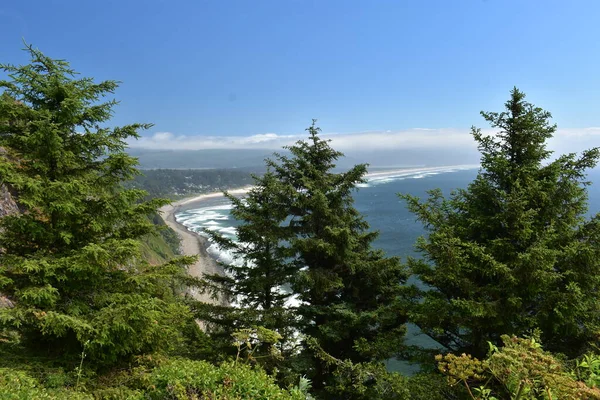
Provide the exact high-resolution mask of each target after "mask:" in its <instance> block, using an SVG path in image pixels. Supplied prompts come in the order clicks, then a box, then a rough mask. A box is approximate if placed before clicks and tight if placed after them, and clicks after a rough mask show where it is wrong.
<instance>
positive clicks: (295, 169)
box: [269, 121, 407, 387]
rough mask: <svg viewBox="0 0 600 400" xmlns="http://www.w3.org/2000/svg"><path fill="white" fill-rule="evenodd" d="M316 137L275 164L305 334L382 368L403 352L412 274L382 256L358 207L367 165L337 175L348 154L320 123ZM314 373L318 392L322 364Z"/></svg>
mask: <svg viewBox="0 0 600 400" xmlns="http://www.w3.org/2000/svg"><path fill="white" fill-rule="evenodd" d="M307 131H308V133H309V138H308V140H307V141H300V142H298V143H296V144H295V145H293V146H290V147H288V148H287V150H289V152H290V153H291V155H289V156H287V155H277V156H276V158H275V160H273V161H269V165H270V167H271V168H273V171H274V174H275V176H276V177H277V179H278V181H279V182H280V185H282V186H283V187H286V188H287V189H286V193H287V194H288V196H289V200H288V204H289V206H288V210H289V218H290V222H289V226H290V228H291V231H292V232H291V233H292V236H291V238H290V239H289V243H290V247H291V251H292V255H293V261H294V263H295V265H296V270H297V273H296V275H295V276H294V277H293V284H292V288H293V292H294V293H295V294H296V295H297V296H298V299H299V301H300V305H299V308H298V314H299V316H300V317H301V319H302V321H301V331H302V333H304V334H305V335H309V336H310V337H312V338H314V339H315V340H316V342H317V343H318V345H319V346H320V347H321V348H322V349H323V350H324V351H325V352H326V353H328V354H330V355H331V356H333V357H335V358H338V359H346V360H350V361H352V362H364V361H380V360H385V359H387V358H390V357H393V356H394V355H396V354H398V353H399V352H400V351H401V349H402V343H403V339H404V333H405V325H404V324H405V322H406V313H405V311H406V303H405V302H406V297H405V295H406V292H405V288H403V286H402V284H403V283H404V282H405V281H406V279H407V272H406V270H405V268H404V266H403V265H402V264H401V263H400V261H399V259H397V258H395V257H385V255H384V254H383V252H382V251H381V250H376V249H374V248H373V247H372V246H373V241H374V240H375V238H376V237H377V232H373V231H370V230H369V225H368V224H367V222H366V221H365V220H364V218H363V217H362V215H361V214H360V213H359V212H358V211H357V210H356V209H355V208H354V205H353V203H354V200H353V197H352V193H353V191H355V190H356V188H357V185H358V184H359V183H361V182H364V176H365V174H366V171H367V170H366V165H356V166H354V167H353V168H351V169H350V170H348V171H346V172H338V171H336V170H335V167H336V165H335V163H336V161H337V160H338V159H339V158H340V157H341V156H343V154H342V153H340V152H338V151H335V150H334V149H332V148H331V146H330V145H329V143H328V141H327V140H323V139H321V138H320V137H319V136H318V134H319V131H320V129H319V128H317V127H316V126H315V122H314V121H313V124H312V126H311V127H309V128H308V129H307ZM315 368H316V369H315V370H314V378H315V384H316V386H317V387H318V386H319V385H320V384H321V383H320V382H321V381H322V380H323V379H324V373H323V370H322V365H321V364H320V362H317V363H316V365H315Z"/></svg>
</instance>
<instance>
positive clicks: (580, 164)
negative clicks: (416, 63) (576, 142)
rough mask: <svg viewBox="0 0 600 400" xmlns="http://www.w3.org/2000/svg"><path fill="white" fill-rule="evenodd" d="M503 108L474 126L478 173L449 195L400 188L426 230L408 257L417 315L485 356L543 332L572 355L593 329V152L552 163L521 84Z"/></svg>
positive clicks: (548, 133)
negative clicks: (507, 341) (514, 338)
mask: <svg viewBox="0 0 600 400" xmlns="http://www.w3.org/2000/svg"><path fill="white" fill-rule="evenodd" d="M505 108H506V109H505V111H503V112H501V113H494V112H490V113H486V112H482V113H481V114H482V116H483V117H484V118H485V120H486V121H488V122H489V123H490V124H491V126H492V127H493V128H495V129H497V130H498V131H499V132H498V133H497V134H495V135H485V134H483V133H482V132H481V130H479V129H476V128H473V129H472V135H473V137H474V139H475V140H476V141H477V143H478V145H479V150H480V152H481V154H482V156H481V170H480V172H479V174H478V176H477V178H476V179H475V180H474V181H473V182H472V183H471V184H470V185H469V186H468V188H467V189H465V190H457V191H455V192H453V193H452V194H451V196H450V197H449V198H444V197H443V196H442V194H441V191H439V190H435V191H432V192H431V193H430V197H429V199H428V200H426V201H425V202H421V201H419V199H418V198H415V197H413V196H410V195H402V196H401V197H403V198H404V199H406V200H407V202H408V207H409V209H410V210H411V211H412V212H413V213H415V214H416V216H417V217H418V219H419V220H420V221H422V222H423V223H424V225H425V227H426V228H427V230H428V235H427V237H423V238H420V239H419V241H418V242H417V249H418V250H419V251H420V252H421V254H422V255H423V258H422V259H418V260H417V259H413V260H411V262H410V265H411V267H412V268H413V270H414V272H415V273H416V274H418V276H419V278H420V279H421V280H422V281H423V282H424V283H425V284H426V286H427V287H426V288H425V289H423V290H421V293H420V294H421V296H422V299H423V301H422V302H420V303H418V304H417V305H416V306H415V308H414V310H413V312H412V319H413V320H414V322H415V323H416V324H417V325H418V326H419V327H420V328H421V330H422V331H423V332H425V333H426V334H428V335H429V336H431V337H432V338H434V339H435V340H437V341H438V342H439V343H441V344H443V345H445V346H447V347H448V348H449V349H451V350H454V351H457V352H468V353H471V354H473V355H475V356H479V357H481V356H484V355H485V354H486V352H487V349H488V344H487V342H488V341H490V342H492V343H494V344H499V343H500V340H501V335H503V334H509V335H521V336H522V335H525V334H528V333H530V332H531V331H532V330H534V329H536V328H539V329H540V330H541V333H542V335H541V337H542V340H543V342H544V343H545V344H546V347H547V348H548V349H550V350H552V351H560V352H564V353H566V354H569V355H578V354H580V353H581V351H582V348H583V347H584V346H585V344H586V342H588V341H590V340H593V339H594V338H595V335H596V334H597V332H598V329H599V328H600V325H599V323H600V303H598V301H597V293H598V290H599V289H600V264H599V262H598V260H599V258H598V256H599V255H600V254H599V252H600V247H599V246H598V239H599V238H600V236H599V233H600V230H599V229H600V225H599V222H600V219H599V216H598V215H596V216H595V217H593V218H592V219H591V220H585V219H584V214H585V213H586V211H587V192H586V189H585V187H586V185H588V182H586V181H585V171H586V170H587V169H589V168H593V167H594V166H595V165H596V163H597V160H598V157H599V152H598V149H592V150H589V151H585V152H583V154H582V155H581V157H579V158H577V156H576V155H575V154H568V155H563V156H560V157H558V158H556V159H555V160H553V161H552V160H550V157H551V152H550V151H549V150H547V148H546V142H547V140H548V139H550V138H551V137H552V135H553V133H554V132H555V130H556V126H555V125H552V124H551V123H550V118H551V115H550V113H549V112H547V111H544V110H542V109H541V108H538V107H535V106H533V105H532V104H530V103H528V102H526V101H525V95H524V94H523V93H522V92H520V91H519V90H517V89H516V88H515V89H514V90H512V91H511V96H510V99H509V101H508V102H507V103H506V105H505Z"/></svg>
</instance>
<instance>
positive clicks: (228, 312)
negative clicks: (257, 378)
mask: <svg viewBox="0 0 600 400" xmlns="http://www.w3.org/2000/svg"><path fill="white" fill-rule="evenodd" d="M254 180H255V185H254V187H253V188H252V189H251V190H250V191H249V192H248V193H247V195H245V196H244V198H243V199H241V198H239V197H236V196H234V195H231V194H229V193H227V192H225V196H226V197H227V199H228V200H229V201H230V202H231V203H232V205H233V208H232V210H231V215H232V216H233V217H234V218H235V219H236V220H237V221H239V223H240V225H239V226H238V227H237V228H236V239H235V240H233V239H230V238H228V237H225V236H223V235H222V234H220V233H219V232H215V231H210V230H207V233H208V234H209V235H210V237H211V238H212V240H213V241H214V242H215V243H217V244H218V245H219V246H220V248H222V249H223V250H227V251H229V252H231V254H232V256H233V261H232V262H230V263H222V266H223V268H224V271H225V274H215V275H206V276H205V277H204V285H203V286H204V290H205V291H209V292H211V293H212V294H213V295H214V296H215V298H216V299H218V298H219V297H221V298H224V299H227V300H228V304H225V305H223V304H196V307H197V308H198V311H199V312H198V317H199V318H200V319H201V320H203V321H206V322H208V323H209V324H210V327H212V329H211V331H212V332H211V333H212V336H213V338H217V337H222V338H223V339H225V346H227V347H228V348H229V349H230V350H231V344H230V342H231V334H232V333H234V332H235V331H238V330H241V329H249V328H253V327H257V326H260V327H263V328H267V329H270V330H272V331H274V332H277V333H278V334H279V335H280V336H281V340H280V341H279V342H278V344H277V348H278V349H279V350H280V351H281V353H283V354H288V353H289V352H290V348H289V347H288V346H289V345H292V344H293V343H291V341H292V335H293V328H294V325H295V318H294V315H293V313H292V309H291V308H290V307H289V304H288V305H286V303H287V302H288V300H289V298H290V296H291V293H290V292H289V290H286V287H287V286H288V285H289V283H290V279H291V277H292V276H293V274H294V266H293V265H292V264H291V263H290V262H289V260H288V259H287V257H288V256H289V250H288V248H287V245H286V243H285V240H286V239H288V238H289V234H288V231H289V228H286V226H285V221H286V219H287V218H288V210H287V205H286V201H287V199H286V198H285V196H283V195H282V192H281V191H280V187H279V184H278V181H277V180H276V178H275V176H274V175H273V174H272V173H271V172H270V171H267V173H265V174H264V175H263V176H261V177H258V176H254ZM268 347H269V346H264V347H263V348H261V349H260V350H261V351H263V350H264V351H268V349H267V348H268ZM265 358H268V357H265ZM272 361H273V360H272V359H269V360H265V361H264V362H263V363H262V364H263V366H265V367H267V369H270V367H272V365H271V364H273V362H272Z"/></svg>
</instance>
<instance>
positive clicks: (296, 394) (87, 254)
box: [0, 47, 600, 400]
mask: <svg viewBox="0 0 600 400" xmlns="http://www.w3.org/2000/svg"><path fill="white" fill-rule="evenodd" d="M27 52H28V54H29V56H30V57H31V63H30V64H28V65H23V66H13V65H6V64H3V65H1V68H2V69H3V70H4V72H5V73H6V74H7V79H6V80H1V81H0V88H1V90H2V93H1V94H0V147H1V148H3V149H4V151H3V152H2V153H0V188H5V189H2V193H3V196H4V197H5V198H8V195H7V193H10V197H11V199H13V198H14V200H16V204H18V206H19V211H20V212H18V213H6V212H4V213H3V214H4V215H2V217H1V218H0V293H1V295H2V297H1V298H2V302H1V303H0V399H37V398H47V399H315V398H318V399H365V400H366V399H407V400H408V399H415V400H416V399H448V400H450V399H548V400H549V399H600V389H599V386H600V352H599V351H598V348H599V346H600V343H599V339H598V338H599V336H598V333H599V332H600V302H599V301H598V293H599V292H600V254H599V252H600V243H599V239H600V216H598V215H595V216H592V217H591V218H587V217H585V215H586V212H587V190H586V185H587V182H586V171H587V170H589V169H590V168H593V167H595V166H596V164H597V162H598V159H599V157H600V154H599V151H598V149H590V150H588V151H585V152H583V153H582V154H581V155H576V154H567V155H563V156H559V157H557V158H555V159H551V158H550V155H551V154H550V152H549V151H548V150H547V149H546V142H547V140H548V139H550V138H551V137H552V135H553V134H554V132H555V131H556V126H555V125H554V124H552V122H551V115H550V113H549V112H547V111H544V110H543V109H541V108H539V107H536V106H534V105H532V104H530V103H529V102H527V101H526V100H525V95H524V94H523V93H522V92H520V91H519V90H518V89H516V88H515V89H513V90H512V91H511V92H510V97H509V100H508V101H507V102H506V104H505V107H504V109H503V110H502V111H501V112H489V113H488V112H484V113H482V116H483V117H484V119H485V120H486V121H487V122H488V123H489V124H490V125H491V127H492V128H494V129H495V131H496V133H495V134H490V135H485V134H483V133H482V131H481V130H479V129H477V128H473V131H472V136H473V138H474V139H475V140H476V142H477V143H478V145H479V151H480V153H481V169H480V171H479V173H478V176H477V177H476V179H475V180H474V181H473V182H472V183H471V184H470V185H469V186H468V187H467V188H466V189H463V190H458V191H455V192H453V193H452V194H451V195H450V196H448V197H444V196H443V195H442V193H441V192H440V191H433V192H431V193H430V196H429V197H428V198H426V199H418V198H415V197H413V196H410V195H407V194H401V198H402V199H404V200H405V202H406V205H407V206H408V208H409V209H410V210H411V211H412V212H413V213H414V215H415V218H417V219H418V220H420V221H421V222H422V223H423V225H424V226H425V228H426V230H427V233H428V234H427V235H426V236H425V237H423V238H421V239H419V241H418V242H417V243H416V246H417V249H418V250H419V252H420V253H421V257H420V258H409V259H407V260H404V259H399V258H397V257H389V256H387V255H386V254H384V253H383V252H382V251H381V250H378V249H376V248H375V247H374V245H373V243H374V240H375V239H376V237H377V235H378V233H377V232H375V231H373V230H372V229H371V228H370V227H369V224H368V223H367V222H366V221H365V219H364V217H363V216H362V215H361V213H360V212H359V211H358V210H357V209H356V208H355V206H354V199H353V194H354V192H355V190H356V188H357V187H358V185H360V184H361V183H364V182H365V175H366V173H367V166H366V165H364V164H358V165H355V166H354V167H353V168H350V169H348V170H346V171H343V172H341V171H339V170H337V169H336V165H337V163H338V160H339V159H341V158H342V157H343V154H342V153H340V152H338V151H336V150H335V149H333V148H332V147H331V145H330V143H329V142H328V141H327V140H324V139H322V138H321V137H320V129H319V128H318V127H317V125H316V122H315V121H313V123H312V125H311V126H310V127H309V128H308V129H307V138H306V140H301V141H298V142H297V143H295V144H294V145H292V146H289V147H287V148H285V152H282V153H281V154H275V155H274V156H273V157H272V158H270V159H268V160H266V163H265V171H266V172H265V173H264V174H262V175H260V176H256V177H254V178H252V179H249V178H248V176H247V175H246V176H242V175H236V173H231V175H228V174H229V173H230V172H231V171H229V172H225V170H223V171H220V172H219V174H222V175H202V171H199V172H198V174H197V175H194V172H193V171H178V172H174V171H168V172H165V171H161V170H157V171H155V172H152V173H150V174H149V175H147V177H148V176H150V177H151V178H147V179H151V180H154V181H156V182H157V186H156V188H157V189H152V188H153V187H154V186H151V185H150V184H146V187H148V188H149V189H150V190H152V191H153V193H152V195H149V194H148V192H146V191H144V190H141V189H140V186H143V185H142V184H141V183H140V182H144V181H143V180H139V181H137V183H131V182H132V180H133V179H135V177H136V176H138V175H139V173H140V171H139V170H138V169H137V166H136V160H135V158H133V157H132V156H130V155H129V154H127V152H126V151H125V150H126V143H127V140H130V139H132V138H136V137H138V136H139V135H140V132H141V131H143V130H145V129H148V128H150V127H151V125H150V124H142V123H134V124H131V125H126V126H121V127H115V126H113V125H112V124H111V116H112V112H113V108H114V107H115V106H116V101H114V100H112V99H110V98H109V99H107V97H109V96H112V94H113V93H114V92H115V91H116V89H117V87H118V85H117V83H116V82H114V81H103V82H96V81H95V80H93V79H91V78H82V77H80V76H79V75H78V74H76V73H75V71H73V70H72V69H71V67H70V65H69V64H68V63H67V62H66V61H60V60H54V59H52V58H49V57H47V56H46V55H44V54H43V53H41V52H40V51H38V50H36V49H34V48H33V47H28V48H27ZM146 172H148V171H146ZM217 176H218V177H217ZM174 177H175V178H174ZM190 177H193V178H190ZM138 179H140V178H138ZM170 179H174V180H175V183H172V184H173V185H175V186H171V187H176V188H178V189H177V190H184V189H183V188H186V187H187V188H190V189H189V190H194V191H195V190H204V189H206V188H207V187H211V188H217V187H219V188H223V187H227V186H228V185H231V186H237V185H239V184H240V183H241V181H242V180H243V181H244V183H250V184H252V185H253V189H252V190H250V192H249V193H248V196H247V198H246V199H245V200H240V199H238V198H236V197H233V196H229V198H230V200H231V202H232V203H233V210H232V214H233V215H234V216H235V217H236V219H238V221H239V222H240V226H239V228H238V240H237V241H234V240H232V239H229V238H227V237H224V236H222V235H219V234H218V233H215V232H213V233H212V238H213V239H214V240H215V241H216V242H217V243H218V244H219V245H221V246H222V247H224V248H227V249H229V250H230V251H231V252H232V253H233V254H234V256H235V257H234V262H232V263H230V264H224V265H222V266H223V268H224V269H225V270H226V271H227V274H224V275H222V274H219V275H211V276H205V277H204V278H203V279H197V278H193V277H191V276H189V275H188V274H187V266H189V265H190V264H191V263H193V262H194V258H193V257H185V256H178V255H176V254H174V253H175V250H176V248H177V243H178V240H177V238H176V237H174V236H173V233H168V232H170V231H163V233H162V234H161V233H160V232H158V231H157V228H158V227H159V225H160V224H161V223H160V220H159V217H158V216H157V214H156V213H157V209H158V208H159V207H161V206H162V205H165V204H167V203H168V201H167V200H164V199H162V198H160V197H155V196H154V194H156V193H154V192H159V191H161V190H163V189H160V188H161V187H162V185H163V184H164V182H165V181H169V180H170ZM203 179H206V181H205V182H207V183H206V185H207V186H206V187H205V186H202V187H200V185H204V184H203V183H200V182H204V181H203ZM134 182H136V181H134ZM192 182H193V183H192ZM234 182H235V183H234ZM211 185H212V186H211ZM171 187H170V188H171ZM169 190H170V189H169ZM190 193H191V192H190ZM176 194H177V195H181V194H185V193H179V192H178V193H176ZM6 204H8V203H6ZM14 206H15V204H11V205H10V207H11V208H12V209H13V211H14ZM398 207H401V205H399V206H398ZM4 208H5V209H6V208H7V207H4ZM165 232H166V233H165ZM151 238H160V240H159V241H152V239H151ZM422 283H424V284H425V285H423V284H422ZM188 288H193V289H195V290H199V291H206V292H210V293H213V294H215V295H217V296H221V298H226V299H228V300H229V301H226V302H219V304H213V303H203V302H200V301H198V300H196V299H194V298H191V297H189V296H187V295H186V293H189V292H190V291H189V290H187V289H188ZM199 321H202V322H204V323H203V324H202V325H203V326H205V327H206V329H205V330H201V329H200V327H199V326H200V324H198V322H199ZM409 324H414V325H416V326H418V327H419V328H420V329H421V331H422V332H423V333H424V334H426V335H428V336H429V337H431V338H432V339H434V340H436V341H437V343H439V344H440V347H439V349H436V350H432V349H431V348H419V347H416V346H414V345H410V344H409V343H408V342H407V341H406V332H407V326H408V325H409ZM440 349H442V350H440ZM438 353H441V354H438ZM391 357H396V358H398V359H401V360H405V361H409V362H412V363H415V364H417V365H419V366H420V367H421V372H420V373H418V374H416V375H414V376H403V375H401V374H399V373H392V372H389V371H387V370H386V368H385V363H384V362H385V360H387V359H389V358H391Z"/></svg>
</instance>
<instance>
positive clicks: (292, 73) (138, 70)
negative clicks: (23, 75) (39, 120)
mask: <svg viewBox="0 0 600 400" xmlns="http://www.w3.org/2000/svg"><path fill="white" fill-rule="evenodd" d="M599 16H600V2H599V1H597V0H594V1H577V0H574V1H565V0H559V1H553V0H439V1H434V0H424V1H417V0H410V1H399V0H394V1H392V0H369V1H367V0H364V1H352V0H343V1H337V0H315V1H309V0H273V1H266V0H254V1H250V0H239V1H227V0H211V1H208V0H195V1H192V0H188V1H176V0H173V1H159V0H144V1H141V0H139V1H138V0H135V1H134V0H120V1H113V0H103V1H83V0H77V1H75V0H36V1H33V0H20V1H5V2H2V3H0V37H1V38H2V41H1V44H0V61H1V62H11V63H25V62H27V57H26V54H25V53H24V52H22V51H21V50H20V49H21V48H22V47H23V46H22V42H21V39H22V38H24V39H25V40H27V41H28V42H29V43H32V44H33V45H35V46H36V47H39V48H40V49H41V50H42V51H44V52H45V53H46V54H48V55H50V56H52V57H55V58H64V59H67V60H68V61H70V62H71V64H72V66H73V67H74V68H75V69H76V70H78V71H79V72H81V73H82V74H83V75H86V76H93V77H95V78H96V79H116V80H120V81H122V82H123V83H122V86H121V88H120V89H119V90H118V92H117V94H116V98H117V99H119V100H120V101H121V104H120V106H119V107H118V109H117V112H116V115H115V119H114V121H115V123H117V124H123V123H127V122H133V121H143V122H153V123H155V127H154V128H153V129H152V130H151V131H150V132H147V135H148V136H149V139H148V143H150V141H151V139H152V138H153V137H150V135H153V134H155V133H157V132H159V135H158V136H156V137H155V139H156V140H155V142H154V143H160V142H161V141H162V142H163V143H166V142H169V141H171V139H173V138H177V137H179V138H182V135H185V138H189V137H190V136H196V135H200V136H199V137H205V136H211V137H216V138H219V137H227V138H232V137H233V138H235V137H249V136H250V137H259V138H262V137H265V138H267V139H268V138H269V136H261V135H264V134H267V133H271V134H277V135H292V134H297V133H299V132H302V130H303V129H304V128H305V127H306V126H307V125H308V124H309V123H310V120H311V118H318V119H319V124H320V125H321V127H322V128H323V130H324V132H339V133H353V132H364V131H377V132H385V131H392V132H398V134H399V135H400V134H402V132H405V131H409V132H414V128H429V129H432V130H433V131H438V130H440V129H441V128H448V129H453V130H457V131H460V132H463V131H464V132H466V131H467V129H468V128H469V127H470V126H471V125H473V124H475V125H478V126H482V127H485V124H484V121H483V120H482V118H481V117H480V116H479V111H480V110H499V109H500V108H501V107H502V104H503V102H504V101H505V100H506V98H507V97H508V92H509V90H510V89H511V88H512V87H513V86H514V85H516V86H518V87H519V88H521V89H522V90H524V91H525V92H526V93H527V94H528V96H529V99H530V101H532V102H534V103H536V104H538V105H540V106H542V107H544V108H546V109H548V110H550V111H551V112H552V113H553V115H554V117H555V121H556V122H557V123H558V124H559V126H560V127H562V128H569V129H575V130H578V129H579V130H581V128H586V127H598V126H600V112H599V110H600V72H599V67H598V66H599V61H600V60H599V58H600V24H598V17H599ZM164 132H169V134H164ZM439 132H442V131H439ZM582 132H583V131H582ZM596 133H597V132H596ZM254 135H259V136H254ZM598 137H599V138H600V136H598ZM180 142H181V141H180ZM200 146H201V145H200Z"/></svg>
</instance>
